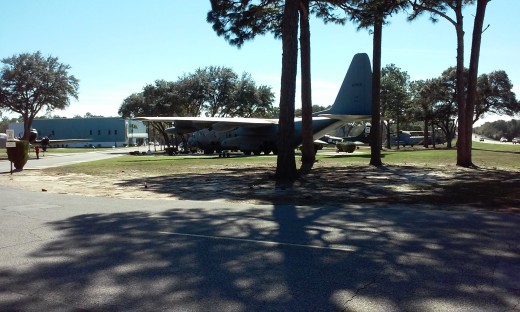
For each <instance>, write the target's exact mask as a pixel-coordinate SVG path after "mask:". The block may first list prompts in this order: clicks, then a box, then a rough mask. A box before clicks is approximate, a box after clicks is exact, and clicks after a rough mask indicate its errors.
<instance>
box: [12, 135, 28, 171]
mask: <svg viewBox="0 0 520 312" xmlns="http://www.w3.org/2000/svg"><path fill="white" fill-rule="evenodd" d="M7 159H9V161H11V162H12V163H13V165H14V167H15V168H16V169H18V170H22V169H23V167H24V166H25V164H26V163H27V160H29V141H25V140H20V141H16V147H8V148H7Z"/></svg>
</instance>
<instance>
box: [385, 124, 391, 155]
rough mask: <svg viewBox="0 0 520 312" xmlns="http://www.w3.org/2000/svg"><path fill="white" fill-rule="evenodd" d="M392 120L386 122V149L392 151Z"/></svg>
mask: <svg viewBox="0 0 520 312" xmlns="http://www.w3.org/2000/svg"><path fill="white" fill-rule="evenodd" d="M390 131H391V129H390V120H387V122H386V148H388V149H392V145H391V144H392V143H391V142H390V141H391V140H392V135H391V134H390Z"/></svg>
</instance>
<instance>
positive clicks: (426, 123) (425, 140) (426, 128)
mask: <svg viewBox="0 0 520 312" xmlns="http://www.w3.org/2000/svg"><path fill="white" fill-rule="evenodd" d="M429 139H430V138H429V137H428V119H427V118H424V131H423V146H424V147H425V148H428V141H429Z"/></svg>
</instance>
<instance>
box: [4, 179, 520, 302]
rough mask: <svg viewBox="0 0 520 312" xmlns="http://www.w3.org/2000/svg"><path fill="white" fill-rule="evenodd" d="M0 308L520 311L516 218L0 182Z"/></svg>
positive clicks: (519, 248)
mask: <svg viewBox="0 0 520 312" xmlns="http://www.w3.org/2000/svg"><path fill="white" fill-rule="evenodd" d="M0 198H1V206H0V207H1V208H0V310H1V311H10V310H17V311H71V310H80V311H177V310H178V311H515V310H516V311H518V310H519V309H520V245H519V239H518V238H519V237H520V227H519V226H518V224H520V215H518V214H507V213H487V212H486V213H485V212H477V211H472V210H471V209H470V210H464V211H463V210H451V208H453V207H441V208H444V209H445V210H439V209H430V208H431V207H424V206H377V205H348V204H340V203H336V204H333V203H330V204H329V205H326V206H323V207H305V206H291V205H244V204H230V203H225V202H219V201H212V202H204V201H197V202H195V201H171V200H170V201H159V200H123V199H112V198H95V197H79V196H70V195H59V194H49V193H33V192H29V191H22V190H13V189H9V188H6V187H5V186H0Z"/></svg>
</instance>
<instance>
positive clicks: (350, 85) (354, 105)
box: [317, 53, 372, 117]
mask: <svg viewBox="0 0 520 312" xmlns="http://www.w3.org/2000/svg"><path fill="white" fill-rule="evenodd" d="M321 114H325V115H330V116H333V115H355V116H360V117H361V116H370V115H372V67H371V65H370V59H369V58H368V55H367V54H366V53H358V54H356V55H354V57H353V58H352V62H351V63H350V66H349V68H348V71H347V74H346V75H345V79H344V80H343V83H342V84H341V87H340V89H339V92H338V95H337V96H336V100H335V101H334V104H333V105H332V107H331V108H329V109H328V110H326V111H322V112H319V113H317V115H321Z"/></svg>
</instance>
